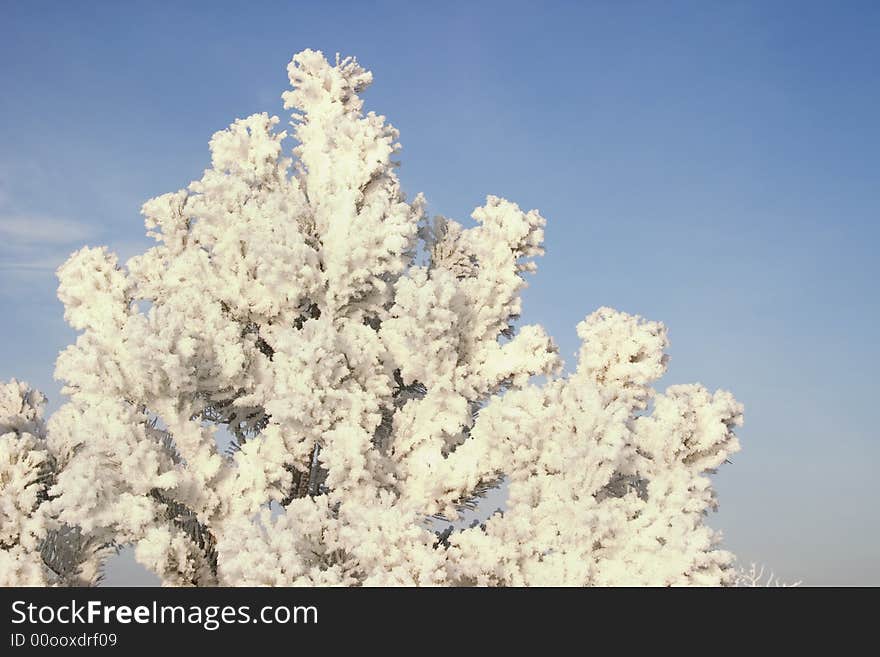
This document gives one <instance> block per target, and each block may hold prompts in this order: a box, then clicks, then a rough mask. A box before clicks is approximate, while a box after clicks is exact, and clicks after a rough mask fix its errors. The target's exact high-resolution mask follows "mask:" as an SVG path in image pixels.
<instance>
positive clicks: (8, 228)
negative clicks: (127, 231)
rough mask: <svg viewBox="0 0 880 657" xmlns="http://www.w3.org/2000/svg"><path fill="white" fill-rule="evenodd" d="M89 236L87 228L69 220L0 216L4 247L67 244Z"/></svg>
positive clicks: (0, 241) (0, 236)
mask: <svg viewBox="0 0 880 657" xmlns="http://www.w3.org/2000/svg"><path fill="white" fill-rule="evenodd" d="M91 234H92V230H91V229H90V228H89V226H87V225H85V224H82V223H79V222H76V221H71V220H69V219H54V218H51V217H38V216H21V215H19V216H0V243H2V244H5V245H48V244H68V243H73V242H80V241H83V240H85V239H87V238H88V237H89V236H90V235H91Z"/></svg>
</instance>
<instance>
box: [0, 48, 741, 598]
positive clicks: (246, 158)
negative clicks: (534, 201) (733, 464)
mask: <svg viewBox="0 0 880 657" xmlns="http://www.w3.org/2000/svg"><path fill="white" fill-rule="evenodd" d="M288 73H289V77H290V82H291V85H292V87H293V90H292V91H288V92H286V93H285V94H284V96H283V98H284V102H285V107H286V108H289V109H292V110H293V122H292V124H291V125H292V134H291V137H292V138H293V141H294V142H295V147H294V148H292V149H290V150H289V151H288V150H286V143H287V142H286V141H285V140H286V138H287V134H286V133H285V132H280V131H278V130H277V128H276V125H277V124H278V119H277V118H276V117H270V116H268V115H266V114H257V115H254V116H251V117H248V118H246V119H243V120H238V121H236V122H235V123H233V124H232V125H231V126H230V127H229V128H228V129H227V130H224V131H221V132H218V133H217V134H215V135H214V136H213V138H212V139H211V143H210V146H211V154H212V163H211V167H210V168H209V169H207V170H206V171H205V173H204V175H203V176H202V178H201V179H200V180H198V181H196V182H193V183H192V184H190V185H189V186H188V187H187V188H186V189H183V190H180V191H177V192H173V193H170V194H165V195H163V196H160V197H158V198H155V199H152V200H150V201H148V202H147V203H146V204H145V205H144V206H143V213H144V215H145V217H146V225H147V228H148V230H149V234H150V235H152V236H153V237H154V238H155V239H156V241H157V244H156V246H154V247H153V248H151V249H150V250H148V251H147V252H146V253H144V254H143V255H140V256H137V257H135V258H132V259H131V260H129V261H128V262H127V263H125V264H124V265H121V264H120V263H118V262H117V259H116V256H114V255H113V254H111V253H109V252H108V251H107V250H106V249H105V248H97V249H96V248H84V249H82V250H81V251H79V252H77V253H75V254H74V255H73V256H72V257H71V258H70V260H69V261H68V262H67V263H66V264H65V265H64V266H63V267H61V269H60V270H59V272H58V274H59V278H60V281H61V283H60V288H59V298H60V299H61V300H62V302H63V303H64V306H65V317H66V318H67V320H68V322H69V323H70V324H71V326H73V327H74V328H76V329H78V330H80V331H81V333H80V335H79V337H78V339H77V341H76V344H74V345H72V346H70V347H68V348H67V349H66V350H65V351H64V352H63V353H62V354H61V355H60V357H59V359H58V363H57V369H56V375H57V376H58V377H59V378H60V379H62V380H63V381H64V382H65V392H66V394H68V395H69V396H70V401H69V402H68V403H67V404H66V405H64V406H63V407H62V408H61V409H60V410H59V411H58V412H57V413H56V414H55V415H54V416H53V417H52V419H51V420H50V422H49V424H48V436H49V437H48V443H49V444H50V445H51V450H52V454H53V456H52V458H53V459H54V464H55V465H54V466H53V467H54V468H55V473H56V474H55V483H54V486H53V498H52V500H51V503H50V510H51V516H52V518H53V519H54V521H55V522H56V523H60V524H61V525H63V526H66V527H75V528H77V531H78V532H80V536H81V537H87V538H88V540H90V541H92V542H93V544H94V545H101V546H108V545H121V544H127V543H132V544H135V545H136V546H137V547H136V556H137V558H138V560H139V561H140V562H141V563H143V564H144V565H146V566H147V567H148V568H150V569H151V570H152V571H153V572H155V573H157V574H158V575H159V576H160V577H161V578H162V580H163V582H164V583H165V584H168V585H468V584H476V585H615V584H648V585H677V584H708V585H717V584H727V583H732V582H734V579H735V574H734V570H733V568H732V566H731V563H732V556H731V555H730V554H729V553H727V552H725V551H723V550H721V549H719V547H718V536H717V535H716V534H715V533H714V532H713V531H712V530H711V529H709V528H708V527H707V526H706V525H705V524H704V518H705V515H706V513H707V512H708V511H710V510H711V509H713V508H714V506H715V499H714V495H713V491H712V487H711V482H710V479H709V477H708V475H709V474H710V473H711V472H713V471H714V469H715V468H717V467H718V466H719V465H721V464H722V463H723V462H724V461H725V459H726V458H727V457H728V456H729V455H730V454H731V453H733V452H734V451H736V450H737V449H738V448H739V447H738V444H737V440H736V438H735V436H734V434H733V429H734V427H736V426H738V425H739V424H740V423H741V419H742V409H741V406H740V405H739V404H738V403H737V402H736V401H735V400H734V399H733V397H732V396H731V395H730V394H729V393H726V392H715V393H712V392H709V391H707V390H705V389H704V388H702V387H701V386H697V385H686V386H673V387H671V388H669V389H668V390H667V391H666V392H664V393H658V392H655V391H654V389H653V388H652V387H651V385H652V383H653V382H654V381H656V380H657V379H658V378H659V377H660V376H661V375H662V374H663V372H664V370H665V366H666V356H665V355H664V349H665V347H666V345H667V339H666V331H665V328H664V327H663V325H662V324H659V323H656V322H648V321H645V320H643V319H641V318H640V317H635V316H631V315H627V314H625V313H621V312H617V311H615V310H612V309H610V308H601V309H599V310H597V311H596V312H594V313H593V314H591V315H590V316H589V317H587V318H586V319H585V320H584V321H583V322H582V323H581V324H580V325H579V326H578V334H579V336H580V337H581V339H582V341H583V346H582V348H581V351H580V355H579V361H578V365H577V368H576V370H574V372H573V373H571V374H569V375H563V374H562V362H561V360H560V358H559V356H558V354H557V349H556V347H555V346H554V344H553V342H552V340H551V338H550V337H549V336H548V335H547V334H546V333H545V332H544V330H543V329H542V328H541V327H540V326H537V325H528V326H517V325H516V321H517V319H518V317H519V315H520V313H521V300H520V293H521V291H522V289H523V287H524V285H525V281H524V275H525V274H527V273H530V272H533V271H534V270H535V263H534V258H535V257H536V256H538V255H541V254H542V252H543V251H542V246H541V245H542V241H543V227H544V223H545V222H544V219H543V218H542V217H541V215H540V214H538V212H537V211H534V210H532V211H529V212H525V211H523V210H521V209H520V208H519V207H518V206H517V205H516V204H514V203H511V202H510V201H506V200H504V199H501V198H497V197H494V196H489V197H488V198H487V199H486V203H485V205H483V206H482V207H480V208H477V209H476V210H475V211H474V212H473V214H472V218H473V220H474V223H473V225H472V226H471V227H466V226H465V225H463V224H461V223H458V222H455V221H452V220H448V219H445V218H442V217H437V218H433V219H429V218H427V217H426V216H425V215H424V202H423V200H422V198H421V197H420V196H418V197H416V198H415V199H414V200H413V201H412V202H408V201H407V200H406V198H405V196H404V194H403V193H402V192H401V189H400V184H399V181H398V178H397V176H396V173H395V167H396V163H395V161H394V160H393V158H394V156H395V153H396V151H397V149H398V144H397V137H398V134H397V131H396V130H395V129H394V128H392V127H391V126H390V125H389V124H387V123H386V121H385V118H384V117H382V116H378V115H376V114H374V113H372V112H370V113H364V110H363V101H362V100H361V98H360V97H359V94H360V92H362V91H363V90H364V89H365V88H366V87H367V86H368V85H369V84H370V82H371V80H372V75H371V74H370V73H369V72H368V71H366V70H364V69H363V68H361V67H360V66H359V65H358V63H357V62H356V61H355V60H354V59H350V58H349V59H342V60H340V59H339V58H338V57H337V60H336V63H335V64H331V63H328V61H327V60H326V59H325V58H324V56H323V55H322V54H321V53H320V52H314V51H310V50H306V51H304V52H302V53H299V54H298V55H296V56H295V57H294V58H293V61H292V62H291V64H290V66H289V68H288ZM538 380H544V381H546V383H544V384H543V385H539V384H537V383H536V381H538ZM14 385H16V384H13V386H14ZM10 390H12V389H10ZM16 394H17V395H18V396H17V397H16V396H15V395H16ZM23 394H24V393H22V392H19V393H14V391H13V392H9V391H7V392H5V393H4V395H6V396H5V397H4V398H3V399H4V401H3V402H2V403H3V404H4V406H3V408H4V409H6V407H7V406H8V407H9V409H10V410H4V411H3V412H4V413H7V415H8V416H9V418H11V419H8V420H7V419H3V418H0V428H2V431H3V432H4V434H3V438H2V441H3V442H2V444H0V449H2V451H0V459H2V460H0V468H3V469H4V470H3V473H4V479H3V481H4V486H6V487H7V488H8V492H7V488H4V492H3V507H2V509H3V516H2V522H3V524H2V531H3V535H2V536H3V541H4V543H3V547H4V550H5V551H4V552H0V558H3V559H5V560H7V562H8V561H9V560H10V559H12V560H14V564H15V565H14V568H13V567H11V566H4V567H3V568H2V572H3V573H4V575H7V576H8V577H7V578H8V579H19V580H21V581H34V582H37V581H39V580H40V577H41V575H40V574H39V573H40V570H39V564H38V563H36V562H35V561H34V559H33V558H32V556H28V555H33V550H32V549H31V552H28V548H29V547H30V548H32V547H33V545H34V544H35V543H34V542H35V541H37V540H38V539H39V537H40V531H42V530H41V529H40V521H39V520H33V518H34V514H33V510H34V508H35V507H36V506H37V505H38V497H39V496H38V495H37V493H36V492H35V491H36V489H33V486H34V485H36V484H33V485H29V484H27V483H26V482H28V481H30V480H32V479H34V478H35V477H36V476H37V475H36V474H34V473H36V472H38V471H39V470H40V467H41V464H42V463H43V462H44V459H45V458H46V456H45V452H44V451H41V448H40V445H42V442H41V441H43V438H42V428H41V425H40V426H37V425H36V424H33V422H35V421H36V420H33V421H32V420H30V419H29V418H31V415H29V413H30V411H28V410H27V408H25V407H24V406H22V404H21V402H20V400H21V399H23V397H22V395H23ZM7 398H8V400H7ZM15 400H19V401H15ZM19 407H21V408H20V409H19V410H16V411H15V413H13V412H12V411H13V410H15V409H16V408H19ZM28 408H30V407H28ZM22 409H23V410H22ZM16 413H17V414H16ZM36 417H37V416H36V415H34V418H36ZM29 422H32V424H28V423H29ZM3 423H7V424H3ZM223 436H227V437H229V438H231V447H230V448H229V449H228V450H223V449H221V448H219V447H218V442H222V439H223ZM7 471H9V472H12V475H11V481H13V482H16V483H14V484H7V483H5V482H7V480H10V479H9V478H8V477H6V475H5V473H6V472H7ZM502 481H504V482H506V484H507V487H508V489H509V499H508V500H507V503H506V509H505V510H504V511H503V512H500V513H496V514H495V515H493V516H491V517H490V518H489V519H488V520H486V521H485V522H484V523H482V524H479V525H474V526H472V527H469V528H465V529H458V530H456V531H452V532H450V531H448V530H447V531H443V532H440V531H438V529H437V526H438V525H437V523H438V519H445V520H447V521H450V522H451V521H454V520H455V519H456V518H457V517H458V515H459V513H460V512H461V510H462V508H464V507H465V506H467V505H469V504H473V501H474V499H476V498H478V497H480V495H482V494H484V493H485V491H486V490H487V489H491V488H492V487H493V486H496V485H498V483H499V482H502ZM29 486H30V487H29ZM32 523H36V524H35V525H34V527H35V528H32V526H31V524H32ZM16 540H17V541H18V542H20V543H21V549H19V547H18V543H16V542H15V541H16ZM10 541H12V543H10ZM7 545H12V547H10V548H7V547H6V546H7ZM16 550H18V551H16ZM22 555H23V556H22ZM9 573H12V574H11V575H9Z"/></svg>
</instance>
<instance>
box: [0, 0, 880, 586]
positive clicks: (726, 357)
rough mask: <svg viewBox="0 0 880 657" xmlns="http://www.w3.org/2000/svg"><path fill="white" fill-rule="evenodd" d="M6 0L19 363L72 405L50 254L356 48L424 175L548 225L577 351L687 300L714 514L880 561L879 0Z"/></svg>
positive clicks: (737, 547)
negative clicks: (588, 329) (733, 424)
mask: <svg viewBox="0 0 880 657" xmlns="http://www.w3.org/2000/svg"><path fill="white" fill-rule="evenodd" d="M183 4H184V3H162V2H155V1H151V2H149V3H147V2H140V3H109V2H108V3H99V2H77V3H63V2H40V1H35V0H29V1H27V2H25V1H24V0H21V1H11V0H0V7H2V16H3V19H2V21H0V84H2V87H0V89H2V93H0V304H2V308H3V309H4V310H5V311H6V312H5V321H3V322H2V323H0V378H2V379H6V378H9V377H12V376H17V377H19V378H23V379H26V380H28V381H30V382H31V383H33V384H34V385H37V386H39V387H41V388H42V389H44V390H45V391H46V392H47V393H48V394H49V395H50V397H52V398H53V407H54V406H57V403H58V402H57V400H58V390H59V387H58V385H57V383H55V382H54V381H52V376H51V375H52V368H53V362H54V358H55V356H56V354H57V352H58V350H59V349H61V348H62V347H63V346H64V345H66V344H67V343H69V342H70V341H71V340H72V339H74V337H75V336H74V333H73V332H72V331H71V330H70V329H68V328H67V327H66V326H65V324H64V322H63V319H62V308H61V305H60V304H59V303H58V302H57V300H56V299H55V285H56V283H55V279H54V275H53V270H54V268H55V267H56V266H57V265H58V264H60V263H61V262H62V261H63V260H64V258H65V257H66V255H67V253H69V252H70V251H72V250H73V249H74V248H77V247H78V246H80V245H82V244H86V243H87V244H109V245H110V246H112V247H113V248H114V249H117V250H118V251H119V252H120V253H121V254H122V255H123V256H125V257H128V256H130V255H132V254H134V253H136V252H138V251H140V250H143V249H144V248H145V247H147V246H148V245H149V242H148V240H147V239H146V238H145V237H144V235H143V234H144V229H143V225H142V222H141V218H140V216H139V213H138V210H139V208H140V206H141V204H142V203H143V201H145V200H146V199H148V198H150V197H152V196H155V195H157V194H160V193H164V192H167V191H172V190H176V189H179V188H181V187H184V186H185V185H186V184H187V183H188V182H189V181H190V180H192V179H194V178H198V177H199V176H200V175H201V172H202V170H203V169H204V167H205V166H207V164H208V162H209V156H208V148H207V143H208V139H209V138H210V136H211V134H212V133H213V132H215V131H216V130H219V129H222V128H224V127H225V126H226V125H228V124H229V123H230V122H232V120H233V119H235V118H237V117H244V116H247V115H249V114H251V113H253V112H258V111H269V112H270V113H275V114H278V115H279V116H282V117H284V116H285V114H284V110H283V109H282V106H281V100H280V94H281V92H282V91H284V90H285V89H286V88H287V79H286V73H285V68H286V64H287V62H288V61H289V60H290V57H291V55H292V54H293V53H294V52H296V51H298V50H301V49H303V48H307V47H310V48H317V49H321V50H324V51H325V52H326V53H331V54H332V53H334V52H337V51H339V52H341V53H343V54H353V55H356V56H357V57H358V58H359V59H360V61H361V63H362V64H363V65H364V66H366V67H368V68H370V69H371V70H372V71H373V72H374V76H375V83H374V85H373V87H372V88H371V89H370V90H369V91H368V92H367V95H366V99H367V106H368V109H373V110H376V111H377V112H379V113H382V114H385V115H387V116H388V117H389V119H390V121H391V122H392V123H393V124H394V125H395V126H396V127H398V128H399V129H400V131H401V142H402V144H403V151H402V154H401V160H402V162H403V165H402V167H401V170H400V176H401V180H402V181H403V184H404V187H405V188H406V190H407V191H408V192H409V193H411V194H415V193H416V192H418V191H423V192H424V193H425V194H426V195H427V198H428V200H429V202H430V211H431V212H436V213H443V214H445V215H447V216H452V217H455V218H458V219H467V217H468V216H469V214H470V212H471V210H472V209H473V207H475V206H477V205H479V204H481V203H482V201H483V199H484V197H485V195H486V194H497V195H501V196H505V197H507V198H510V199H511V200H514V201H516V202H518V203H519V204H520V205H522V206H524V207H528V208H532V207H537V208H539V209H540V210H541V211H542V213H543V214H544V216H546V217H547V219H548V227H547V255H546V256H545V257H544V258H542V259H541V260H540V262H539V271H538V274H537V275H536V276H534V277H533V278H532V279H531V286H530V288H529V289H528V290H527V292H526V295H525V313H524V320H525V321H529V322H541V323H543V324H544V325H545V326H546V327H547V328H548V330H549V331H550V332H551V333H552V334H553V335H554V336H555V337H556V339H557V341H558V343H559V344H560V346H561V349H562V352H563V354H564V355H565V356H566V357H567V360H568V361H569V362H571V361H573V354H574V352H575V351H576V349H577V338H576V334H575V325H576V324H577V322H578V321H580V320H581V319H583V317H584V316H585V315H587V314H588V313H589V312H591V311H592V310H594V309H595V308H596V307H598V306H600V305H611V306H614V307H617V308H619V309H621V310H625V311H628V312H632V313H638V314H641V315H644V316H646V317H648V318H651V319H659V320H662V321H664V322H665V323H666V324H667V326H668V327H669V331H670V337H671V340H672V346H671V349H670V354H671V363H670V370H669V374H668V375H667V376H666V377H665V379H664V381H663V382H662V384H663V385H666V384H670V383H687V382H695V381H698V382H701V383H703V384H705V385H707V386H709V387H711V388H715V387H724V388H727V389H730V390H732V391H733V392H734V393H735V394H736V395H737V397H738V398H739V399H740V400H741V401H742V402H744V403H745V405H746V425H745V427H744V428H743V429H742V430H741V432H740V436H741V440H742V443H743V446H744V450H743V452H742V453H740V454H739V455H737V456H736V457H735V458H734V459H733V461H734V462H733V464H732V465H727V466H725V467H724V469H723V470H722V471H721V472H720V473H719V475H718V476H717V477H716V481H717V487H718V490H719V498H720V502H721V510H720V512H719V513H717V514H715V515H714V516H713V517H712V518H711V520H710V522H711V524H712V525H713V526H715V527H717V528H719V529H721V530H723V532H724V534H725V540H726V545H727V546H728V547H729V548H730V549H732V550H734V551H735V552H736V553H738V554H739V556H740V558H741V559H742V560H743V561H745V562H749V561H757V562H761V563H764V564H766V565H767V566H768V567H769V568H772V569H773V570H775V571H776V572H777V573H778V574H779V575H781V576H782V577H783V578H785V579H788V580H803V581H804V582H806V583H811V584H833V583H838V584H880V558H878V555H880V522H878V521H880V511H878V493H877V489H876V484H875V471H874V466H875V464H877V463H880V444H878V440H877V438H878V436H877V433H878V431H877V422H876V418H875V405H876V403H877V401H876V398H877V393H878V388H880V387H878V384H877V379H876V376H877V370H878V365H880V358H878V355H880V349H878V341H877V337H878V320H880V312H878V309H880V304H878V294H877V292H876V290H875V285H876V282H877V281H878V279H880V266H878V259H877V258H876V257H874V249H875V244H876V242H877V238H878V236H880V235H878V233H880V230H878V205H880V204H878V196H877V189H878V180H877V178H878V173H880V148H878V147H880V139H878V135H880V130H878V126H877V121H878V117H880V112H878V101H880V38H878V37H880V4H877V3H870V2H865V3H859V2H846V3H834V2H830V1H829V2H824V3H809V2H754V3H750V2H708V1H701V2H662V3H661V2H556V3H553V2H548V3H537V2H532V3H516V2H504V3H492V2H479V3H473V2H470V3H465V2H461V3H457V2H444V3H427V2H407V3H394V2H379V3H366V2H361V3H346V2H333V3H316V2H309V3H304V2H303V3H299V2H286V3H281V2H277V3H267V4H265V5H263V4H261V3H258V2H248V3H244V2H241V3H223V2H211V3H204V4H201V3H195V2H190V3H186V6H185V7H182V6H181V5H183Z"/></svg>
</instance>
